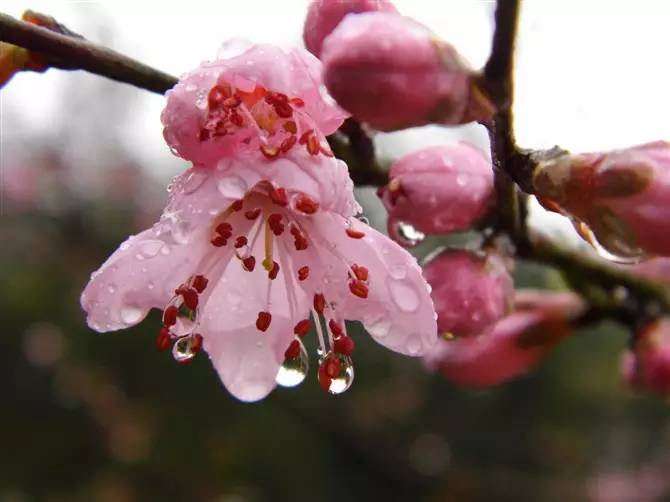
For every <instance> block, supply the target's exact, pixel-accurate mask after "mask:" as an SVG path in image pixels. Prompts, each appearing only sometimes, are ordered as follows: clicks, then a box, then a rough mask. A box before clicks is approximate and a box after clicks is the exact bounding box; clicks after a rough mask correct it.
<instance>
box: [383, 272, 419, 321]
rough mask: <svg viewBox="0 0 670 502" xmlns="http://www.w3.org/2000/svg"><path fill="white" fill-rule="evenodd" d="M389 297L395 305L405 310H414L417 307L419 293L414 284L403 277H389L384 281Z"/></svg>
mask: <svg viewBox="0 0 670 502" xmlns="http://www.w3.org/2000/svg"><path fill="white" fill-rule="evenodd" d="M386 284H387V286H388V290H389V293H390V294H391V299H392V300H393V303H395V304H396V306H397V307H398V308H399V309H400V310H403V311H405V312H414V311H415V310H416V309H417V308H419V295H418V294H417V292H416V289H415V287H414V285H413V284H412V283H411V282H409V281H407V280H404V279H394V278H393V277H389V278H388V279H387V281H386Z"/></svg>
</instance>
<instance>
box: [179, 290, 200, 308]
mask: <svg viewBox="0 0 670 502" xmlns="http://www.w3.org/2000/svg"><path fill="white" fill-rule="evenodd" d="M181 296H182V298H184V305H186V306H187V307H188V308H189V309H191V310H195V309H196V307H197V306H198V292H197V291H196V290H195V289H193V288H184V289H182V290H181Z"/></svg>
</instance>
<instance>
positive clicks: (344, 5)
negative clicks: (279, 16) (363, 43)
mask: <svg viewBox="0 0 670 502" xmlns="http://www.w3.org/2000/svg"><path fill="white" fill-rule="evenodd" d="M370 11H382V12H397V10H396V8H395V6H394V5H393V4H392V3H391V2H390V1H389V0H313V1H312V2H311V3H310V5H309V9H308V11H307V18H306V19H305V26H304V29H303V34H302V38H303V40H304V41H305V47H307V50H308V51H309V52H311V53H312V54H314V55H315V56H317V57H318V56H319V54H320V53H321V46H322V45H323V40H324V39H325V38H326V37H327V36H328V35H330V33H331V32H332V31H333V30H334V29H335V28H336V27H337V25H338V24H339V23H340V21H342V19H343V18H344V16H346V15H347V14H359V13H361V12H370Z"/></svg>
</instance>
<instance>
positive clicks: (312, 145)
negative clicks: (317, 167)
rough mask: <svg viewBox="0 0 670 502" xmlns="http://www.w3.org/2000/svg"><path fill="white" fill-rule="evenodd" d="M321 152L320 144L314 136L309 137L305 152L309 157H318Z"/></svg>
mask: <svg viewBox="0 0 670 502" xmlns="http://www.w3.org/2000/svg"><path fill="white" fill-rule="evenodd" d="M320 150H321V143H320V142H319V138H317V137H316V136H310V137H309V139H308V140H307V151H308V152H309V154H310V155H318V154H319V151H320Z"/></svg>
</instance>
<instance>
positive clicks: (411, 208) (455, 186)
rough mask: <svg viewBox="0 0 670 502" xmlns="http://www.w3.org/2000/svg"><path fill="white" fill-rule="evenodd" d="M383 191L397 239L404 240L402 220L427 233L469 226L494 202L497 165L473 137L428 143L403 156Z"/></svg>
mask: <svg viewBox="0 0 670 502" xmlns="http://www.w3.org/2000/svg"><path fill="white" fill-rule="evenodd" d="M377 194H378V195H379V196H380V197H381V199H382V202H383V203H384V206H385V207H386V209H387V210H388V212H389V220H388V222H389V234H390V235H391V236H392V237H394V238H395V239H396V240H400V241H402V239H401V237H400V236H399V235H398V231H397V229H398V226H399V225H402V224H410V225H412V226H413V227H414V228H415V229H417V230H419V231H421V232H423V233H424V234H445V233H449V232H454V231H459V230H467V229H468V228H469V227H470V226H472V225H473V224H474V223H475V222H476V221H477V220H478V219H480V218H482V217H483V216H485V215H486V213H487V212H488V211H489V210H490V209H491V207H492V205H493V201H494V197H495V196H494V191H493V168H492V166H491V162H490V161H489V160H488V159H487V158H486V157H485V156H484V154H483V153H482V152H481V151H480V150H478V149H477V148H475V147H473V146H471V145H469V144H467V143H457V144H454V145H440V146H433V147H430V148H424V149H422V150H418V151H416V152H412V153H410V154H408V155H405V156H404V157H402V158H400V159H399V160H397V161H396V162H395V163H394V164H393V165H392V166H391V170H390V172H389V183H388V185H387V186H385V187H382V188H380V190H379V191H378V192H377Z"/></svg>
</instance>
